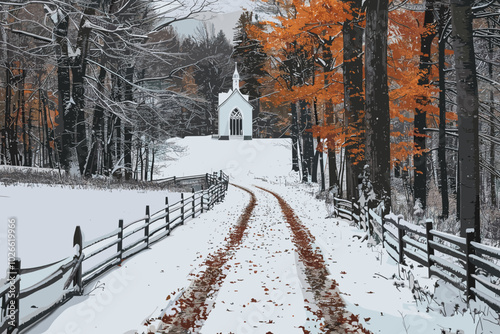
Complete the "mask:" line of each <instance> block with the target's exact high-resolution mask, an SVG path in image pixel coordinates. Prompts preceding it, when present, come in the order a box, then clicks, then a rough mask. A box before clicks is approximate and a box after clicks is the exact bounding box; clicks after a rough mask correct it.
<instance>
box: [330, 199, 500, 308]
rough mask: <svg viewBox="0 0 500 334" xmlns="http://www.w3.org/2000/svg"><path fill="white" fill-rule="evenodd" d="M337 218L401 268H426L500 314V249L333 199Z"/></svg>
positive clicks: (469, 236) (468, 235)
mask: <svg viewBox="0 0 500 334" xmlns="http://www.w3.org/2000/svg"><path fill="white" fill-rule="evenodd" d="M333 201H334V203H333V204H334V215H335V216H338V217H341V218H344V219H349V220H352V221H353V222H355V223H356V224H357V226H358V227H359V228H360V229H363V230H365V231H368V232H369V234H370V235H371V236H373V237H374V238H375V239H377V240H378V241H379V242H382V244H383V247H384V248H385V249H386V250H387V253H388V254H389V255H390V256H391V257H392V258H393V259H394V260H396V261H397V262H399V263H400V264H405V257H407V258H409V259H412V260H414V261H415V262H417V263H419V264H421V265H423V266H425V267H427V268H428V270H429V277H430V276H432V275H434V276H436V277H439V278H441V279H443V280H445V281H446V282H448V283H450V284H452V285H453V286H455V287H456V288H457V289H459V290H460V291H462V292H464V294H465V297H466V298H467V300H469V299H476V297H477V298H478V299H480V300H482V301H483V302H484V303H486V304H487V305H488V306H490V307H491V308H492V309H493V310H494V311H495V312H499V313H500V297H499V296H500V285H499V283H500V266H499V265H498V264H497V263H498V262H499V261H500V249H499V248H495V247H491V246H487V245H483V244H481V243H477V242H474V241H473V236H474V231H468V233H467V236H466V237H465V238H462V237H458V236H455V235H452V234H448V233H443V232H440V231H437V230H435V229H434V227H433V222H432V220H428V221H427V222H426V223H425V227H423V226H419V225H415V224H411V223H409V222H407V221H405V220H404V219H403V216H401V215H399V216H396V215H394V214H392V213H391V214H389V215H386V216H385V217H384V219H382V217H380V215H377V214H376V213H375V212H374V211H373V210H371V209H368V208H365V207H360V206H359V204H358V203H355V202H351V201H348V200H345V199H340V198H334V200H333Z"/></svg>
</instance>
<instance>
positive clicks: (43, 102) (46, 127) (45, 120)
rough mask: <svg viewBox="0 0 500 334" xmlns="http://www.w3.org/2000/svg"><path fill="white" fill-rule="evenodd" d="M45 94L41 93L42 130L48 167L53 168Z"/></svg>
mask: <svg viewBox="0 0 500 334" xmlns="http://www.w3.org/2000/svg"><path fill="white" fill-rule="evenodd" d="M47 102H48V101H47V96H46V95H45V94H43V97H42V107H43V108H42V110H43V123H44V132H45V146H46V148H47V157H48V158H49V166H50V168H54V162H53V160H52V146H50V142H51V140H50V139H51V137H50V134H49V133H50V132H49V124H48V123H49V122H48V116H47V107H48V106H47Z"/></svg>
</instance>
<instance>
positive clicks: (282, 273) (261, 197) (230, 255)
mask: <svg viewBox="0 0 500 334" xmlns="http://www.w3.org/2000/svg"><path fill="white" fill-rule="evenodd" d="M238 188H240V189H242V190H243V191H246V192H247V193H249V194H250V196H251V200H250V203H249V204H248V206H247V208H246V209H245V210H244V212H243V214H242V216H241V217H240V219H239V221H238V223H237V225H236V226H235V228H234V229H232V231H230V234H229V236H228V237H227V238H226V240H225V241H226V242H225V244H224V245H222V246H221V248H220V249H219V250H217V251H216V252H214V253H211V254H210V255H209V256H208V257H207V259H206V260H205V262H204V263H203V265H201V266H200V269H199V271H198V273H196V274H195V276H196V278H195V280H194V281H192V282H191V284H190V286H189V287H184V290H183V293H182V295H180V296H179V295H178V296H175V294H174V295H172V296H169V297H168V299H169V300H174V302H170V305H169V307H167V309H166V310H165V311H164V312H163V313H162V315H161V318H162V321H160V320H159V319H156V320H154V319H151V322H150V325H149V326H145V328H143V329H142V330H140V331H139V333H142V331H144V332H146V330H150V331H157V332H160V333H186V330H194V331H195V332H200V333H321V332H323V333H345V332H346V330H349V333H362V332H368V331H364V329H363V328H362V326H360V325H359V324H358V323H357V321H356V317H355V316H353V315H352V314H350V313H349V312H347V311H346V310H345V309H344V303H343V301H342V299H341V298H340V296H339V292H338V289H337V285H336V283H335V281H333V280H331V279H330V278H329V274H328V271H327V269H326V267H325V263H324V260H323V257H322V255H321V253H320V251H319V249H318V248H316V247H314V237H313V236H312V235H311V233H310V232H309V231H308V229H307V228H306V227H305V226H303V225H302V223H301V222H300V220H299V219H298V218H297V217H296V215H295V214H294V212H293V209H292V208H291V207H290V206H289V205H288V204H287V203H286V202H285V201H284V200H283V199H282V198H281V197H280V196H279V195H277V194H276V193H272V192H270V191H268V190H266V189H264V188H260V187H251V190H248V189H245V188H242V187H238ZM146 327H148V328H146Z"/></svg>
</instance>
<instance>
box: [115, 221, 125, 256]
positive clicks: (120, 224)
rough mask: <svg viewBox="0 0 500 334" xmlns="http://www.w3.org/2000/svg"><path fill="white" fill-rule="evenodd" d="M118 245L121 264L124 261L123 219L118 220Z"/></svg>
mask: <svg viewBox="0 0 500 334" xmlns="http://www.w3.org/2000/svg"><path fill="white" fill-rule="evenodd" d="M118 228H119V230H118V244H117V245H118V246H117V250H116V251H117V252H118V253H119V254H120V264H121V263H122V261H123V219H120V220H118Z"/></svg>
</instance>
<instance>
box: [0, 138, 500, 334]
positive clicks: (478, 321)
mask: <svg viewBox="0 0 500 334" xmlns="http://www.w3.org/2000/svg"><path fill="white" fill-rule="evenodd" d="M169 143H170V144H171V148H172V150H171V153H169V154H168V156H169V157H168V159H165V161H164V162H162V163H161V164H163V165H164V166H163V168H162V169H161V172H160V174H161V175H159V176H158V177H162V176H164V177H167V176H172V175H179V176H181V175H191V174H200V173H205V172H218V171H219V170H221V169H222V170H223V171H224V172H225V173H227V174H228V175H229V176H230V181H231V182H233V183H236V184H240V185H243V186H246V187H248V188H251V189H252V190H253V191H254V192H255V193H256V195H257V208H258V209H257V210H256V214H255V215H254V216H252V218H251V219H250V221H251V224H250V226H251V227H250V228H249V232H250V233H249V234H248V235H247V236H246V237H244V241H243V244H242V247H241V249H240V250H238V251H237V252H236V253H235V255H234V258H232V260H231V261H230V262H228V265H229V266H228V267H227V268H226V269H225V271H224V273H225V274H227V275H228V276H227V279H226V280H224V282H221V288H220V291H219V292H218V293H215V295H213V296H212V301H213V303H214V305H215V309H214V310H213V311H212V313H210V315H209V317H208V319H207V320H206V322H205V323H204V324H205V327H204V328H202V329H201V333H215V332H216V331H217V330H224V331H232V332H235V331H236V332H238V328H243V327H244V328H245V331H246V332H248V333H265V332H267V331H269V330H270V331H271V332H273V333H291V332H297V333H300V332H301V329H300V328H301V327H300V324H303V326H304V328H305V329H307V330H309V331H310V332H311V333H321V331H320V330H319V326H316V325H317V324H318V322H319V321H320V319H317V321H318V322H315V321H313V317H312V316H311V315H310V314H308V313H307V312H304V308H305V307H306V306H307V303H305V302H304V304H302V302H301V300H304V298H303V297H306V296H307V291H304V290H305V289H307V283H306V282H304V280H303V278H304V277H303V276H301V275H302V274H301V270H297V268H299V269H300V265H298V264H297V263H299V261H298V260H296V261H295V262H296V263H295V262H294V261H290V265H288V264H287V263H286V262H285V261H283V262H282V263H281V262H280V266H283V268H281V267H280V269H278V271H276V270H277V268H274V267H273V265H272V263H274V262H273V261H270V258H269V259H268V258H266V257H268V256H271V257H273V256H275V255H276V254H278V253H283V256H285V255H286V256H288V255H290V256H291V257H290V259H292V260H293V256H292V255H293V254H294V249H293V245H291V244H287V243H289V241H288V238H289V237H290V235H289V234H288V233H289V232H288V229H287V228H286V227H285V226H284V225H283V222H282V219H283V218H282V216H281V214H280V212H279V210H278V209H277V202H275V200H274V199H273V198H272V197H269V196H264V195H263V194H262V192H259V191H260V190H258V189H256V188H255V187H253V185H258V186H262V187H264V188H267V189H271V190H273V191H275V192H277V193H278V194H280V195H281V196H282V197H283V198H284V200H286V201H287V202H288V203H289V204H290V206H291V207H292V208H293V209H294V210H295V212H296V214H297V216H298V218H299V219H300V220H301V222H302V224H303V225H304V226H306V227H307V228H308V229H309V231H310V232H311V233H312V235H314V236H315V242H314V246H315V247H319V248H318V249H320V250H321V253H322V254H323V258H324V260H325V264H326V266H327V268H328V270H329V273H330V278H331V279H333V280H335V281H336V282H337V283H338V289H339V291H340V293H341V296H342V297H343V298H344V301H345V304H346V308H347V310H348V311H350V312H352V313H353V314H355V315H358V319H359V322H360V323H361V324H362V325H363V326H364V327H365V328H367V329H369V330H370V331H371V332H373V333H382V334H400V333H401V334H403V333H410V334H420V333H421V334H427V333H453V334H455V333H467V334H469V333H474V334H479V333H498V332H500V326H498V325H494V324H493V322H497V323H498V315H496V314H495V313H492V312H491V311H490V310H489V309H488V308H486V306H485V305H484V304H482V303H475V302H473V303H472V309H473V310H474V309H476V311H471V310H465V311H463V308H464V306H465V304H464V303H463V301H461V299H460V297H459V293H458V291H457V290H456V289H454V288H453V287H450V286H448V285H446V284H444V283H442V282H439V286H438V287H436V285H435V283H436V282H437V281H438V280H437V279H436V278H430V279H429V278H428V277H427V269H426V268H421V267H418V265H417V264H416V263H412V261H411V260H408V263H409V264H411V266H407V267H401V266H399V265H398V264H397V263H396V262H395V261H394V260H392V259H391V258H390V257H389V256H388V255H387V253H386V252H385V250H384V249H383V248H382V247H381V246H380V245H375V246H374V245H371V244H369V243H368V242H367V241H366V240H364V241H363V236H364V232H362V231H360V230H358V229H357V228H356V227H353V226H351V225H350V222H348V221H344V220H341V219H332V218H326V216H327V210H326V206H325V203H324V202H323V201H322V200H318V199H316V198H315V197H314V194H315V192H316V191H317V190H318V188H317V186H316V185H308V184H301V183H299V182H298V176H297V175H296V174H295V173H292V172H290V170H291V150H290V141H289V140H288V139H258V140H252V141H236V140H234V141H232V140H230V141H218V140H214V139H211V138H210V137H188V138H184V139H172V140H170V141H169ZM173 151H175V152H177V153H172V152H173ZM33 190H35V191H34V192H33V193H32V194H31V192H32V191H33ZM2 191H9V192H10V193H9V194H10V195H9V196H11V198H10V199H9V200H11V201H12V202H22V201H23V200H26V199H29V200H31V201H35V202H36V200H40V198H41V197H44V194H46V195H45V196H47V198H50V200H51V201H53V202H56V203H72V202H73V200H72V199H73V198H75V199H78V198H80V199H82V201H83V202H87V201H88V202H89V203H91V204H89V206H88V209H82V208H81V207H73V208H67V209H65V211H64V212H63V215H62V217H61V215H59V214H57V212H55V211H46V210H45V209H44V208H43V207H37V209H36V210H38V211H36V212H38V213H39V215H38V216H37V217H40V215H42V216H43V219H42V218H39V219H37V221H45V222H46V221H47V220H48V219H50V218H53V219H55V218H56V217H57V219H59V220H58V223H57V224H67V225H69V227H68V228H67V232H66V233H69V234H70V235H72V232H73V229H74V225H73V223H72V222H73V221H75V219H80V220H82V219H83V220H85V219H86V220H88V219H90V218H89V216H91V217H97V216H99V212H92V211H91V210H90V208H92V207H93V205H96V203H95V202H97V201H98V200H97V201H93V199H92V197H96V199H100V201H101V202H102V201H104V202H107V204H109V206H105V207H106V208H108V207H109V210H107V211H113V212H116V211H120V210H123V207H124V206H128V205H130V206H131V205H132V204H134V202H135V200H134V198H139V197H141V196H142V195H144V196H146V195H147V196H148V199H149V200H152V198H153V197H155V196H156V195H157V196H158V197H159V198H158V203H160V204H161V203H163V200H164V198H163V197H164V196H163V195H164V194H154V193H148V194H136V195H134V194H133V193H131V194H127V196H130V197H128V199H120V200H121V201H123V202H124V203H126V205H121V204H120V203H116V201H118V200H116V198H118V197H120V194H121V192H109V197H106V198H105V199H104V198H101V197H97V196H98V195H96V194H95V192H94V191H87V192H85V191H84V192H83V193H82V194H80V193H79V192H78V191H75V190H69V189H66V190H64V191H60V192H57V191H56V190H54V192H53V193H52V192H50V187H48V188H39V187H35V188H26V187H25V188H22V187H13V188H12V189H7V190H5V189H2ZM57 193H59V195H58V194H57ZM23 195H24V196H23ZM248 198H249V197H248V194H245V193H244V192H242V191H241V190H239V189H237V188H235V187H230V188H229V192H228V196H227V197H226V199H225V201H224V202H223V203H221V204H218V205H216V206H215V208H214V209H213V210H212V211H209V212H208V213H205V214H203V215H202V216H200V217H198V218H195V219H193V220H191V221H189V222H188V223H187V224H185V225H184V226H180V227H179V228H178V229H176V230H174V231H173V233H172V235H171V236H169V237H168V238H166V239H165V240H164V241H162V242H160V243H158V244H156V245H154V246H153V247H152V248H151V249H150V250H148V251H145V252H142V253H140V254H138V255H137V256H135V257H133V258H132V259H130V260H127V261H126V262H124V263H123V265H122V266H121V267H116V268H114V269H113V270H111V271H110V272H109V273H107V274H106V275H103V276H102V277H100V278H99V279H98V280H96V281H95V282H94V283H93V284H91V286H89V287H88V288H87V289H86V290H85V294H84V295H83V296H82V297H76V298H73V299H72V300H71V301H70V302H69V303H68V304H66V305H65V306H64V307H62V308H60V309H58V310H57V311H56V312H55V313H54V314H52V315H51V316H49V317H48V318H47V319H45V320H43V321H42V322H41V323H39V324H38V325H37V326H35V327H33V328H32V329H31V330H30V331H29V332H30V333H31V332H32V333H37V334H38V333H50V334H55V333H58V334H59V333H86V334H87V333H88V334H92V333H96V334H97V333H118V334H122V333H123V334H133V333H136V331H137V332H138V333H142V332H143V331H145V330H146V329H147V327H144V326H143V324H144V322H145V320H147V319H150V318H155V317H158V316H160V315H161V313H162V310H164V309H165V308H166V307H168V305H169V301H168V300H167V298H168V296H171V295H173V293H174V292H176V293H177V294H178V292H179V291H183V290H184V289H186V288H187V287H189V285H190V284H191V282H192V280H193V279H194V277H195V275H196V274H197V273H200V272H201V271H203V269H204V267H203V265H202V264H203V262H204V260H205V259H206V258H207V257H208V256H209V254H213V253H214V252H215V251H216V250H217V249H219V248H220V247H221V245H223V244H224V243H225V238H226V237H227V236H228V234H229V233H230V231H231V229H232V227H234V225H235V224H236V221H237V219H238V217H239V215H240V214H241V212H242V209H243V208H244V207H245V205H246V204H247V203H248ZM0 201H5V198H1V199H0ZM90 201H93V202H90ZM259 201H260V202H259ZM4 203H5V202H4ZM110 203H113V205H116V206H114V207H111V204H110ZM259 203H260V204H259ZM150 204H151V205H153V202H150ZM19 205H20V204H19ZM60 205H62V204H60ZM142 206H143V205H142V203H141V205H140V207H141V208H142ZM19 207H21V206H19ZM141 208H139V209H137V210H138V211H139V212H138V214H142V209H141ZM102 210H104V209H102ZM2 211H3V210H2ZM134 212H135V210H134ZM118 214H120V212H118ZM122 214H125V212H123V213H122ZM32 215H33V216H36V214H32ZM130 215H133V216H134V217H135V216H136V215H135V214H132V213H130ZM83 217H87V218H83ZM95 219H96V218H92V221H96V220H95ZM110 219H112V221H113V224H112V225H113V226H112V228H114V221H115V218H110ZM46 224H47V223H46ZM270 224H271V225H273V224H274V225H273V226H272V232H270V231H271V229H267V228H265V226H267V225H270ZM280 224H282V225H283V226H281V225H280ZM55 226H56V228H57V226H58V225H55ZM61 226H62V225H61ZM277 227H279V229H278V228H277ZM37 228H39V230H37V233H41V234H43V235H45V236H50V235H51V233H52V234H53V231H50V230H51V229H56V228H45V229H44V228H43V227H37ZM65 228H66V227H65ZM62 230H64V229H61V231H62ZM254 230H255V231H254ZM84 231H85V230H84ZM96 232H98V231H96ZM104 232H105V231H104V228H103V233H104ZM253 232H255V233H253ZM278 232H279V233H278ZM23 233H26V232H23ZM266 233H268V234H266ZM37 237H38V236H37ZM252 238H253V239H252ZM278 239H279V240H278ZM22 240H23V239H22ZM22 240H21V242H23V241H22ZM55 240H58V241H56V242H58V243H61V244H64V247H66V249H71V242H70V241H71V238H69V239H68V237H67V236H65V237H61V239H60V240H59V239H58V238H55ZM66 240H67V241H66ZM68 243H69V244H68ZM66 244H68V245H66ZM285 244H286V246H283V247H285V248H286V249H279V247H280V245H285ZM54 247H55V246H54ZM61 247H62V246H61ZM259 247H263V248H262V249H260V248H259ZM44 252H45V250H44V249H43V248H39V249H38V252H37V253H36V254H35V255H34V256H35V258H36V259H37V260H38V261H39V262H43V263H47V262H50V260H44V261H42V259H44V257H45V255H44V254H45V253H44ZM266 252H267V253H266ZM257 255H258V256H257ZM56 259H58V258H56ZM287 259H288V258H287ZM250 260H252V261H253V262H252V261H250ZM269 263H271V264H269ZM294 263H295V264H294ZM250 264H251V266H252V267H251V269H253V270H255V271H257V273H256V274H255V275H253V274H251V273H250V272H248V273H246V274H245V275H243V274H242V275H239V274H238V273H237V272H238V271H241V270H248V268H246V267H245V268H243V267H242V266H244V265H246V266H250ZM254 264H255V265H254ZM295 265H297V267H295V269H294V268H292V267H294V266H295ZM274 266H276V265H274ZM254 267H255V269H254ZM285 267H286V268H285ZM288 267H290V268H288ZM287 270H288V271H287ZM290 272H291V273H293V275H297V277H295V276H294V277H292V278H290V277H288V276H287V277H285V278H286V279H288V280H290V282H292V281H293V282H295V281H297V282H302V283H301V284H300V286H302V290H301V288H296V286H293V289H291V290H290V291H288V290H287V291H288V292H286V294H287V295H288V293H289V292H290V294H291V296H289V297H290V298H289V297H288V296H286V298H285V297H279V298H278V297H277V298H278V299H279V300H278V301H279V303H278V302H276V301H275V302H276V304H277V305H278V306H279V308H271V309H269V308H268V306H269V305H267V306H266V303H268V302H269V301H268V300H267V299H266V298H267V297H266V294H265V293H264V295H262V291H260V290H259V291H258V292H257V294H254V292H253V291H251V289H252V287H254V286H257V287H260V286H261V285H262V282H263V281H265V280H267V279H268V278H271V279H272V280H271V281H270V282H267V281H266V287H268V288H270V289H271V291H274V290H273V289H274V288H276V289H278V290H279V289H281V288H280V287H279V284H281V283H282V279H279V277H281V276H283V275H285V274H286V275H288V274H289V273H290ZM249 273H250V274H251V275H250V274H249ZM287 273H288V274H287ZM273 275H274V276H273ZM268 276H269V277H268ZM276 277H278V278H276ZM297 279H298V280H297ZM240 280H241V282H240ZM273 280H274V281H273ZM236 282H239V283H236ZM285 283H286V282H285ZM238 284H239V285H238ZM236 285H238V287H236ZM289 285H292V284H289ZM289 285H285V286H287V288H286V289H289ZM409 286H410V287H411V288H413V291H412V290H411V289H410V288H409ZM297 287H298V286H297ZM283 289H284V288H283ZM235 290H238V293H235ZM263 291H266V290H263ZM283 291H284V290H283ZM241 292H243V294H244V295H245V296H246V297H245V298H246V299H249V298H250V299H249V300H250V302H249V300H241V298H240V297H239V296H240V295H241ZM258 293H260V294H261V295H262V296H261V297H262V298H260V297H259V296H260V295H259V294H258ZM301 294H302V297H301ZM292 297H293V298H292ZM251 298H255V300H256V302H252V299H251ZM261 299H262V300H261ZM306 299H307V300H309V302H313V301H312V297H311V298H310V296H307V298H306ZM288 300H290V301H288ZM292 300H294V302H293V303H294V304H293V305H288V308H287V305H285V304H286V303H285V301H286V302H288V303H290V304H292V302H291V301H292ZM248 302H249V304H248ZM170 304H171V303H170ZM280 304H283V305H280ZM278 306H276V307H278ZM270 310H272V311H270ZM287 310H290V312H293V314H291V315H290V314H288V313H287V312H289V311H287ZM283 312H285V313H283ZM282 317H285V318H286V317H291V318H290V319H292V318H293V321H282V320H283V319H284V318H282ZM240 320H241V321H240ZM222 322H224V324H225V325H224V326H225V327H220V326H218V324H219V323H222ZM242 324H243V325H242ZM248 324H251V326H248ZM242 326H243V327H242ZM315 326H316V327H315ZM458 330H462V331H463V332H458ZM224 333H225V332H224Z"/></svg>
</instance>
